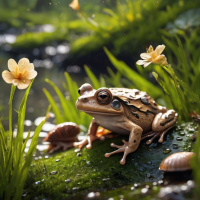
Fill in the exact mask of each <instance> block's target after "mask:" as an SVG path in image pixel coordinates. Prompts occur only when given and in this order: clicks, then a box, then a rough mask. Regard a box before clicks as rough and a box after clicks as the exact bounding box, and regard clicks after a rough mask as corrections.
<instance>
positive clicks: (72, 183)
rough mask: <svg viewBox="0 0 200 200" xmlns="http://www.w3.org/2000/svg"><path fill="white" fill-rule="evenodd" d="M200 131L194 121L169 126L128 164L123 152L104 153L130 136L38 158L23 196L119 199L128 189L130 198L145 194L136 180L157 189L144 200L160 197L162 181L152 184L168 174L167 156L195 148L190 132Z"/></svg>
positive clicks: (142, 144) (31, 197)
mask: <svg viewBox="0 0 200 200" xmlns="http://www.w3.org/2000/svg"><path fill="white" fill-rule="evenodd" d="M195 130H196V126H195V125H194V124H192V123H187V124H182V125H180V126H177V127H176V128H174V129H173V130H171V131H169V132H168V133H167V135H166V136H165V139H164V142H163V143H162V144H160V143H158V142H157V140H156V141H154V142H153V143H152V144H151V145H146V143H145V142H146V140H144V141H142V142H141V144H140V146H139V148H138V149H137V151H135V152H134V153H131V154H130V155H128V156H127V162H126V164H125V165H123V166H122V165H120V163H119V161H120V159H121V158H122V155H123V154H122V153H119V154H115V155H113V156H111V157H109V158H105V157H104V154H105V153H107V152H111V151H113V150H114V149H113V148H112V147H110V143H111V142H114V143H116V144H122V142H121V140H122V139H125V140H128V137H125V136H120V137H118V138H114V139H106V140H104V141H100V140H99V141H95V142H94V143H93V147H92V149H90V150H88V149H86V148H83V149H82V150H81V151H80V152H75V151H74V149H70V150H68V151H65V152H59V153H57V154H55V155H53V156H51V157H50V158H42V159H38V160H36V161H34V162H33V163H32V166H31V168H30V171H29V175H28V178H27V181H26V186H25V190H24V195H23V199H78V198H80V199H91V198H93V199H109V198H111V197H112V198H113V199H119V196H120V194H122V193H124V194H126V198H125V199H133V198H134V199H137V198H138V199H139V198H141V197H140V195H143V194H141V187H139V188H138V189H137V188H136V187H135V186H136V185H135V186H134V184H136V183H137V185H138V184H139V185H144V183H149V185H150V186H152V187H151V188H154V189H152V190H151V192H148V194H149V193H150V194H151V195H150V196H149V195H148V198H144V196H143V199H151V198H150V197H152V196H154V199H155V198H156V195H157V193H158V191H159V188H160V186H155V187H154V186H153V185H152V183H155V182H159V181H160V180H162V179H163V177H164V174H163V172H161V171H159V169H158V168H159V165H160V163H161V161H162V160H163V159H164V158H165V157H167V156H168V155H170V154H172V153H175V152H180V151H191V149H192V146H191V145H192V141H191V139H190V137H191V136H192V134H194V132H195ZM133 187H134V191H132V189H133ZM131 188H132V189H131ZM95 195H96V196H95ZM114 197H116V198H114Z"/></svg>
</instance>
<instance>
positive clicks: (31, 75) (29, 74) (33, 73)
mask: <svg viewBox="0 0 200 200" xmlns="http://www.w3.org/2000/svg"><path fill="white" fill-rule="evenodd" d="M36 76H37V72H36V71H35V70H32V71H30V72H27V73H26V75H25V76H24V77H23V78H24V79H30V80H31V79H34V78H35V77H36Z"/></svg>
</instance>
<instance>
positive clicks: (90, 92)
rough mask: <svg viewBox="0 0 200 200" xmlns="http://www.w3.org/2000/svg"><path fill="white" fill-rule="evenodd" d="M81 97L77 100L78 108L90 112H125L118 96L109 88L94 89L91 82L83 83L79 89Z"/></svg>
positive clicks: (108, 113) (106, 113) (110, 113)
mask: <svg viewBox="0 0 200 200" xmlns="http://www.w3.org/2000/svg"><path fill="white" fill-rule="evenodd" d="M78 92H79V94H80V97H79V98H78V100H77V101H76V107H77V109H78V110H81V111H84V112H86V113H88V114H91V115H92V114H93V113H94V114H105V115H113V114H114V115H116V114H121V113H123V112H124V109H123V106H122V105H121V102H120V100H119V99H117V97H113V95H112V93H111V91H110V90H109V89H108V88H105V87H103V88H100V89H98V90H95V89H93V87H92V86H91V85H90V84H89V83H85V84H83V85H82V86H81V87H80V88H79V90H78Z"/></svg>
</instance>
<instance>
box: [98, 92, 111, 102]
mask: <svg viewBox="0 0 200 200" xmlns="http://www.w3.org/2000/svg"><path fill="white" fill-rule="evenodd" d="M96 99H97V101H98V103H100V104H108V103H109V102H110V101H111V99H112V94H111V92H110V91H109V90H100V91H98V90H97V92H96Z"/></svg>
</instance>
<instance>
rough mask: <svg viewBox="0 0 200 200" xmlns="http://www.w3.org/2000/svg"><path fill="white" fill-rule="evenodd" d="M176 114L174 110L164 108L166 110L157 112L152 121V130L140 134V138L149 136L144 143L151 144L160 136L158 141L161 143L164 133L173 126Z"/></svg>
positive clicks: (176, 117)
mask: <svg viewBox="0 0 200 200" xmlns="http://www.w3.org/2000/svg"><path fill="white" fill-rule="evenodd" d="M177 119H178V114H177V113H176V112H175V111H174V110H166V112H160V113H158V114H157V115H156V116H155V118H154V120H153V123H152V131H151V132H150V133H146V134H144V135H143V136H142V139H144V138H147V137H151V136H153V137H152V138H150V139H149V140H148V141H147V142H146V143H147V144H151V143H152V142H153V140H154V139H155V138H157V137H160V138H159V140H158V142H160V143H162V142H163V138H164V135H165V134H166V133H167V132H168V131H169V130H170V129H171V128H172V127H174V126H175V124H176V121H177Z"/></svg>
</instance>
